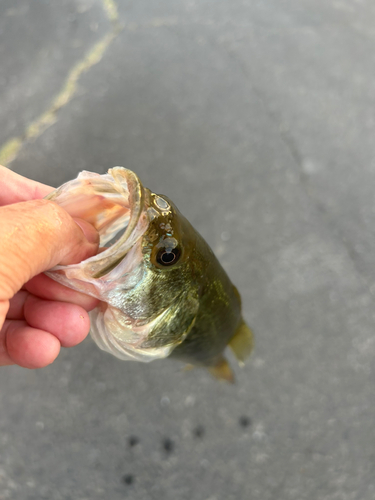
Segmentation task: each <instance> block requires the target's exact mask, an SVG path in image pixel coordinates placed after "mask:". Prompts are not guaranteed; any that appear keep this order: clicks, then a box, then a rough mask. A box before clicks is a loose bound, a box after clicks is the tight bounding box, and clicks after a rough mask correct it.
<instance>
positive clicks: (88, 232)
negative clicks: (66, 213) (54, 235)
mask: <svg viewBox="0 0 375 500" xmlns="http://www.w3.org/2000/svg"><path fill="white" fill-rule="evenodd" d="M74 222H75V223H76V224H77V225H78V226H79V227H80V228H81V229H82V232H83V234H84V235H85V237H86V239H87V241H88V242H89V243H93V244H96V245H99V233H98V231H97V230H96V229H95V228H94V226H92V225H91V224H90V223H89V222H87V221H85V220H84V219H76V218H74Z"/></svg>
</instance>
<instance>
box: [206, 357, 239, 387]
mask: <svg viewBox="0 0 375 500" xmlns="http://www.w3.org/2000/svg"><path fill="white" fill-rule="evenodd" d="M208 371H209V372H210V373H211V375H213V376H214V377H215V378H217V379H219V380H225V381H226V382H229V383H230V384H234V375H233V372H232V369H231V367H230V366H229V364H228V361H227V360H226V359H225V358H224V357H223V356H222V357H221V358H220V359H219V361H218V362H217V363H216V365H214V366H210V367H209V368H208Z"/></svg>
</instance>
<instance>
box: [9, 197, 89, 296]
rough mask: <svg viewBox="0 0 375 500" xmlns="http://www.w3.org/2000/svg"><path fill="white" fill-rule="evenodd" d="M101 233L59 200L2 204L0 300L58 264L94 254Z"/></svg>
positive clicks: (72, 261) (80, 259)
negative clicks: (67, 209) (69, 212)
mask: <svg viewBox="0 0 375 500" xmlns="http://www.w3.org/2000/svg"><path fill="white" fill-rule="evenodd" d="M98 243H99V235H98V233H97V232H96V230H95V229H94V228H93V226H91V225H90V224H89V223H88V222H86V221H84V220H82V219H77V222H75V221H74V219H72V217H71V216H70V215H69V214H68V213H67V212H66V211H65V210H64V209H63V208H61V207H59V206H58V205H57V204H56V203H53V202H52V201H48V200H32V201H26V202H22V203H15V204H13V205H6V206H4V207H0V301H1V300H8V299H10V298H11V297H13V295H14V294H15V293H16V292H17V291H18V290H19V289H20V288H21V287H22V286H23V285H24V284H25V283H26V282H27V281H29V280H30V279H31V278H32V277H34V276H36V275H37V274H39V273H41V272H43V271H46V270H47V269H50V268H51V267H53V266H56V265H57V264H75V263H78V262H81V261H82V260H84V259H86V258H88V257H90V256H92V255H95V253H96V252H97V250H98Z"/></svg>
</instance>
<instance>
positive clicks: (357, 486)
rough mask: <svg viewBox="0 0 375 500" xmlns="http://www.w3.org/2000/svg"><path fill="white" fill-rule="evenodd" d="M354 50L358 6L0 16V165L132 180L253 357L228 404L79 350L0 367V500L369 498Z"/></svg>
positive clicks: (56, 179) (367, 5)
mask: <svg viewBox="0 0 375 500" xmlns="http://www.w3.org/2000/svg"><path fill="white" fill-rule="evenodd" d="M374 46H375V4H374V2H373V1H372V0H361V1H356V2H353V1H352V0H335V1H332V2H327V1H326V0H304V1H303V2H301V0H268V1H267V2H265V1H262V0H253V1H248V0H230V1H229V0H215V1H213V0H201V1H199V2H198V1H196V0H186V1H184V2H176V1H173V0H159V1H158V2H152V1H151V0H144V1H143V2H142V1H138V2H134V1H129V0H50V1H48V0H33V2H30V1H27V0H2V1H1V3H0V62H1V64H0V116H1V123H2V126H1V127H0V159H1V162H3V164H6V165H7V166H8V167H9V168H11V169H13V170H14V171H16V172H18V173H20V174H22V175H26V176H28V177H30V178H32V179H36V180H39V181H42V182H44V183H47V184H51V185H53V186H58V185H60V184H62V183H63V182H65V181H67V180H70V179H72V178H73V177H75V176H76V175H77V173H78V172H79V171H81V170H83V169H85V170H91V171H95V172H99V173H104V172H105V171H106V170H107V169H108V168H110V167H112V166H115V165H122V166H125V167H127V168H130V169H131V170H134V171H135V172H136V173H137V174H138V175H139V177H140V178H141V180H142V182H143V183H144V185H146V186H147V187H149V188H150V189H152V190H153V191H154V192H158V193H163V194H166V195H167V196H169V197H170V198H171V199H173V200H174V201H175V202H176V204H177V205H178V207H179V208H180V210H181V211H182V212H183V213H184V215H185V216H186V217H187V218H188V219H189V220H190V221H191V222H192V224H193V225H194V226H195V227H196V228H197V229H198V230H199V232H200V233H201V234H202V235H203V236H204V237H205V239H206V240H207V241H208V242H209V244H210V245H211V246H212V249H213V250H214V252H215V253H216V255H217V256H218V257H219V259H220V261H221V262H222V264H223V266H224V267H225V269H226V270H227V272H228V274H229V275H230V277H231V279H232V281H233V282H234V283H235V284H236V286H237V287H238V289H239V290H240V292H241V295H242V300H243V307H244V316H245V318H246V320H247V322H248V323H249V324H250V325H251V326H252V328H253V330H254V334H255V349H254V352H253V354H252V356H251V358H250V359H249V361H248V363H247V364H246V366H245V367H244V368H242V369H241V368H239V367H235V373H236V379H237V382H236V384H235V385H234V386H230V385H227V384H224V383H219V382H217V381H216V380H214V379H213V378H211V376H210V375H209V374H208V373H206V372H205V371H204V370H199V369H197V370H191V371H184V369H183V366H182V365H181V363H179V362H177V361H173V360H163V361H156V362H153V363H150V364H141V363H132V362H124V361H120V360H118V359H116V358H114V357H112V356H110V355H109V354H106V353H104V352H102V351H100V350H99V349H98V348H97V347H96V346H95V345H94V343H93V342H92V341H91V339H90V338H87V339H86V340H85V341H84V342H83V343H82V344H81V345H80V346H78V347H76V348H72V349H64V350H63V352H62V353H61V355H60V356H59V358H58V360H57V361H56V362H55V363H54V364H53V365H52V366H50V367H48V368H46V369H43V370H39V371H29V370H25V369H22V368H18V367H7V368H3V369H1V370H0V500H8V499H11V500H42V499H46V500H70V499H71V500H99V499H108V500H120V499H123V498H131V499H132V500H148V499H152V500H161V499H163V500H317V499H319V500H373V499H374V498H375V335H374V329H375V312H374V298H375V297H374V294H375V231H374V227H375V195H374V186H375V79H374V74H375V50H374ZM232 363H233V359H232Z"/></svg>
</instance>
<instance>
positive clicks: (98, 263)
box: [52, 167, 149, 280]
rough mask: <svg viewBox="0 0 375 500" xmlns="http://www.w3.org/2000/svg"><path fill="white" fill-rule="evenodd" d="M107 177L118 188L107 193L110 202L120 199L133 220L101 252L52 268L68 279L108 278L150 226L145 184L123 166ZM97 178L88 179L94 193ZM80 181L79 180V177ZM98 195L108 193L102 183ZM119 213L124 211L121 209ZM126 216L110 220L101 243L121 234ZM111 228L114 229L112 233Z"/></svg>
mask: <svg viewBox="0 0 375 500" xmlns="http://www.w3.org/2000/svg"><path fill="white" fill-rule="evenodd" d="M83 174H85V172H83ZM105 176H110V177H111V178H112V179H111V178H109V179H108V178H107V179H106V180H107V181H110V183H113V184H114V188H115V189H114V192H112V193H111V194H110V193H109V192H108V196H107V198H108V199H110V198H111V196H112V200H113V199H115V200H118V201H117V202H116V203H118V205H119V207H120V208H121V206H123V207H124V208H129V209H130V218H129V220H128V225H127V227H126V229H125V231H124V233H123V234H122V235H121V236H120V237H119V239H118V240H117V241H116V242H115V243H113V244H112V245H110V246H109V247H108V248H106V249H105V250H103V251H101V252H100V253H98V254H96V255H94V256H93V257H90V258H88V259H86V260H84V261H82V262H80V263H79V264H71V265H68V266H56V267H54V268H53V270H55V271H58V270H64V272H65V273H66V275H67V276H69V278H70V279H74V278H75V279H80V280H82V279H84V280H92V279H97V278H101V277H102V276H104V275H106V274H107V273H108V272H109V271H111V270H112V269H113V268H115V267H116V266H117V265H118V263H120V262H121V261H122V260H123V259H124V257H125V256H126V254H127V253H128V252H129V250H130V249H131V248H132V247H133V246H134V244H135V243H136V242H137V241H138V239H139V238H140V237H141V236H142V234H143V233H144V232H145V230H146V229H147V227H148V224H149V220H148V216H147V207H146V205H147V202H146V201H145V199H146V198H147V193H145V191H147V190H146V189H145V188H144V187H143V186H142V183H141V181H140V180H139V178H138V176H137V175H136V174H135V173H134V172H132V171H131V170H128V169H126V168H123V167H114V168H111V169H109V170H108V174H105ZM98 177H101V176H99V175H98V176H97V178H98ZM86 179H87V178H86V177H84V176H83V181H82V182H84V181H85V180H86ZM95 179H96V176H94V177H92V178H90V179H89V184H90V185H91V187H92V190H93V192H94V193H95ZM77 180H79V177H78V179H77ZM99 188H101V189H99ZM60 189H61V188H60ZM67 189H68V187H67ZM56 193H57V194H56ZM52 194H53V196H54V199H56V197H58V190H57V191H56V192H54V193H52ZM97 194H99V195H100V196H101V197H102V198H106V193H105V191H103V188H102V186H100V184H98V193H97ZM117 195H118V196H117ZM57 203H58V200H57ZM99 211H100V206H99ZM119 212H121V210H120V211H119ZM123 215H124V212H122V214H120V215H119V216H118V217H116V218H115V219H114V220H112V221H110V223H109V224H108V225H107V227H106V229H103V230H102V231H103V232H102V234H101V244H102V245H103V246H104V245H105V243H106V242H109V241H111V240H112V239H113V238H114V237H115V236H116V234H118V233H119V232H120V231H121V224H120V225H119V222H121V221H120V219H121V217H122V216H123ZM116 222H117V224H116ZM111 226H113V230H112V232H111ZM99 233H100V231H99Z"/></svg>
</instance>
